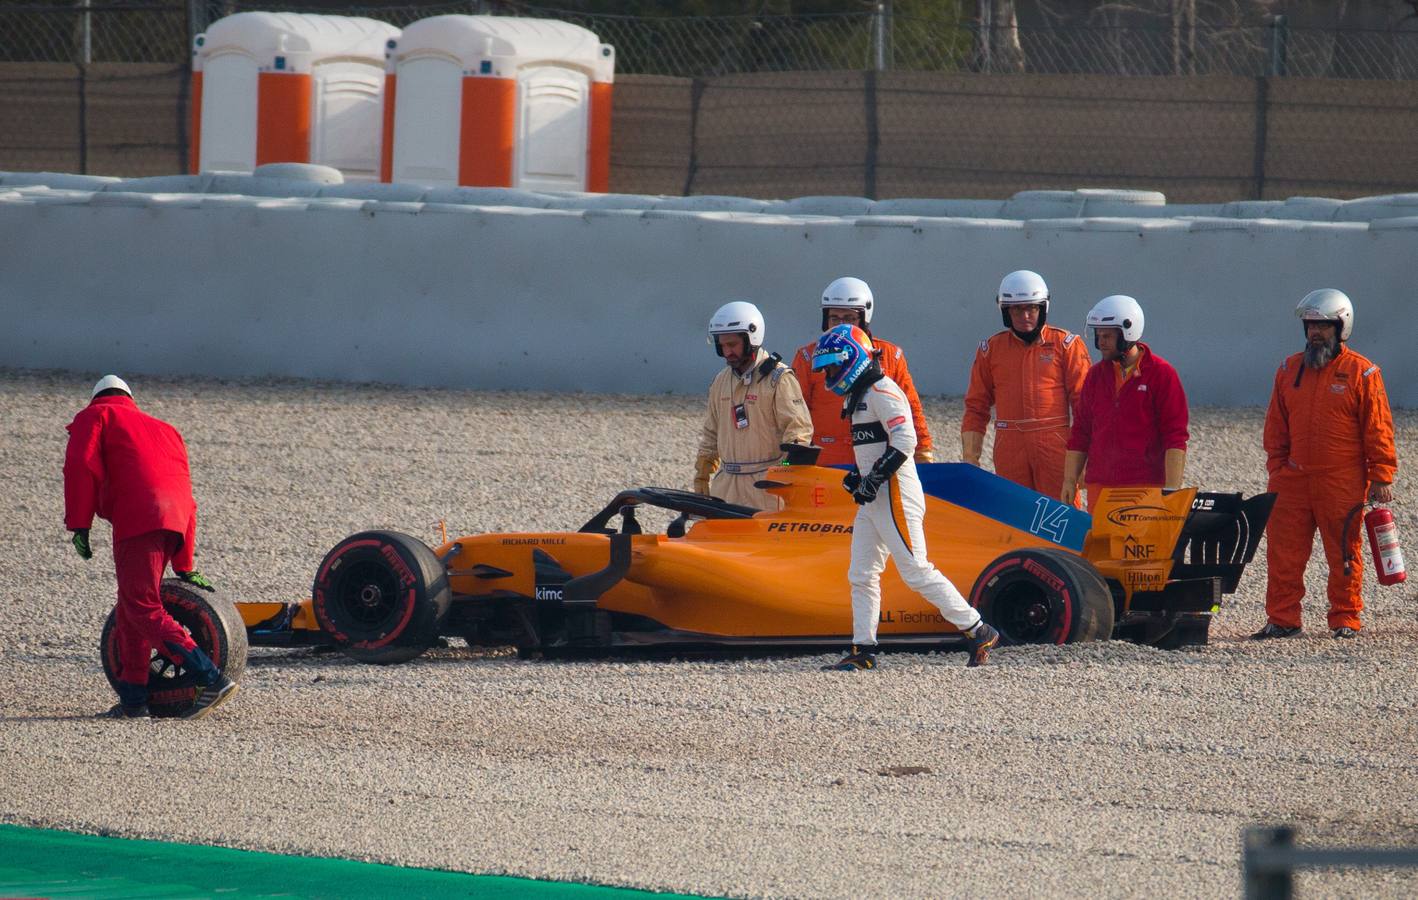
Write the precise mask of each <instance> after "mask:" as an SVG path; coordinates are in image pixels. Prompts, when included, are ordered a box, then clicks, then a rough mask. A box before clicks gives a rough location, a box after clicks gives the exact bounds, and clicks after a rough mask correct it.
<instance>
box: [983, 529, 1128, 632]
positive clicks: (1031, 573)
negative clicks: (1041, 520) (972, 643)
mask: <svg viewBox="0 0 1418 900" xmlns="http://www.w3.org/2000/svg"><path fill="white" fill-rule="evenodd" d="M970 605H971V606H974V607H975V608H976V609H978V610H979V611H980V615H981V617H983V618H984V619H985V621H987V622H989V623H990V624H991V625H993V626H994V627H995V628H997V629H999V632H1000V634H1001V635H1002V636H1003V637H1004V639H1005V641H1006V642H1007V643H1010V644H1074V643H1078V642H1080V641H1098V640H1104V639H1106V638H1109V637H1111V636H1112V634H1113V595H1112V592H1111V591H1109V590H1108V583H1107V581H1105V580H1104V578H1103V576H1102V575H1100V574H1099V573H1098V570H1097V569H1095V568H1093V565H1092V563H1090V562H1088V561H1087V560H1085V559H1083V558H1082V557H1080V556H1075V555H1074V554H1072V553H1068V552H1066V551H1063V550H1055V549H1051V548H1040V549H1030V550H1012V551H1010V552H1009V553H1006V554H1004V555H1003V556H1001V557H999V558H998V559H996V560H995V561H994V562H992V563H990V564H989V566H987V567H986V568H985V571H984V572H983V573H982V574H981V575H980V577H979V578H978V579H977V580H976V581H975V586H974V587H973V588H971V590H970Z"/></svg>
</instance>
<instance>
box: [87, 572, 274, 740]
mask: <svg viewBox="0 0 1418 900" xmlns="http://www.w3.org/2000/svg"><path fill="white" fill-rule="evenodd" d="M162 605H163V609H165V610H167V613H168V615H170V616H172V617H173V618H174V619H176V620H177V624H179V625H181V626H182V627H183V628H185V629H187V633H188V634H190V635H191V636H192V640H193V641H195V642H196V643H197V646H198V647H200V648H202V652H203V653H206V654H207V655H208V656H210V657H211V658H212V663H213V665H215V666H216V667H217V671H219V672H221V673H222V674H223V675H225V676H226V677H228V678H230V679H231V680H232V681H237V680H239V679H240V678H241V673H242V672H244V671H245V670H246V651H247V644H246V624H245V623H244V622H243V621H242V620H241V614H240V613H238V612H237V611H236V607H235V606H234V605H232V602H231V601H230V600H228V599H226V598H225V597H223V596H222V595H221V594H220V593H212V592H209V591H204V590H200V589H198V588H195V587H193V586H192V585H190V584H187V583H186V582H183V581H179V580H178V579H176V578H168V579H165V580H164V581H163V583H162ZM114 625H115V615H114V613H112V612H110V613H109V614H108V619H107V620H106V621H105V622H104V623H103V634H102V635H101V636H100V637H99V656H100V657H101V658H102V659H103V674H104V675H105V676H107V678H108V683H109V685H111V686H114V689H115V690H117V681H118V672H119V669H120V666H119V664H118V641H117V640H116V639H115V635H114ZM197 690H198V684H197V678H196V675H195V673H192V672H188V671H187V670H186V669H184V668H183V667H182V666H181V665H180V664H178V663H175V662H172V661H171V660H169V659H167V657H165V656H163V655H162V654H160V653H157V652H156V651H154V652H153V653H152V658H151V662H150V663H149V668H148V710H149V711H150V712H151V713H152V714H153V715H154V716H159V717H173V716H181V715H182V714H183V713H185V712H187V710H188V709H190V708H191V706H192V701H193V699H194V698H195V697H196V696H197Z"/></svg>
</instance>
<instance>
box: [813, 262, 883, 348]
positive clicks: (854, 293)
mask: <svg viewBox="0 0 1418 900" xmlns="http://www.w3.org/2000/svg"><path fill="white" fill-rule="evenodd" d="M874 306H876V301H875V300H874V299H873V298H872V295H871V288H870V287H868V286H867V283H866V282H865V281H862V280H861V279H860V278H853V277H851V276H850V275H848V276H846V277H843V278H838V279H837V280H836V281H834V282H832V283H831V284H829V285H828V286H827V287H825V288H823V289H822V330H823V331H826V330H827V311H828V310H829V309H855V310H856V311H857V312H859V313H861V314H862V330H864V331H866V332H867V334H871V329H869V328H867V326H868V325H870V324H871V312H872V307H874Z"/></svg>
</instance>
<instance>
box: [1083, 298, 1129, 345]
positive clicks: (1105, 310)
mask: <svg viewBox="0 0 1418 900" xmlns="http://www.w3.org/2000/svg"><path fill="white" fill-rule="evenodd" d="M1088 327H1089V328H1092V329H1094V332H1093V344H1094V346H1097V344H1098V332H1097V329H1099V328H1121V329H1122V330H1123V345H1122V346H1121V347H1120V348H1119V349H1120V350H1127V349H1128V348H1129V347H1130V346H1132V345H1133V344H1135V343H1136V342H1138V341H1140V340H1142V307H1141V306H1139V305H1138V303H1137V301H1136V300H1134V299H1133V298H1131V297H1129V296H1127V295H1125V294H1113V295H1111V296H1108V297H1104V298H1103V299H1102V300H1099V301H1098V302H1097V303H1095V304H1094V305H1093V308H1092V309H1090V310H1089V311H1088Z"/></svg>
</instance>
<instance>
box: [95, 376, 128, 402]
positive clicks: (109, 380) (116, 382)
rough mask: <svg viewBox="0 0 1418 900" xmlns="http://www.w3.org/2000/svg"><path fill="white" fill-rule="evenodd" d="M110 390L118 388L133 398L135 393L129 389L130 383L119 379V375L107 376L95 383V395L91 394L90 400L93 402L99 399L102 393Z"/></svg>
mask: <svg viewBox="0 0 1418 900" xmlns="http://www.w3.org/2000/svg"><path fill="white" fill-rule="evenodd" d="M110 388H118V389H119V390H120V391H122V392H123V393H125V394H127V395H128V396H130V397H131V396H133V392H132V391H131V390H130V389H129V388H128V382H126V381H124V380H123V379H122V378H119V377H118V376H117V375H105V376H103V377H102V378H100V379H99V380H98V381H97V382H95V383H94V389H93V393H91V394H89V399H90V400H92V399H93V398H95V397H97V396H98V395H99V393H100V392H101V391H106V390H109V389H110Z"/></svg>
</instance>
